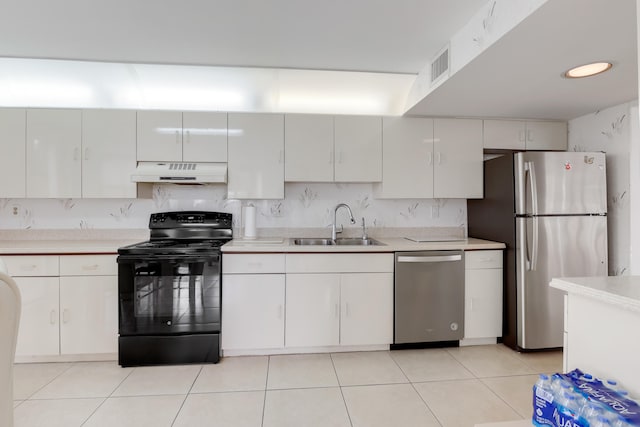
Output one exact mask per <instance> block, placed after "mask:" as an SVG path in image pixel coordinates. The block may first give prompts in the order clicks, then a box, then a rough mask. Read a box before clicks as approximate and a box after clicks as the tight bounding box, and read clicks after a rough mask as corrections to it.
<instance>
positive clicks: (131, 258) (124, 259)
mask: <svg viewBox="0 0 640 427" xmlns="http://www.w3.org/2000/svg"><path fill="white" fill-rule="evenodd" d="M117 261H118V263H127V264H128V263H132V262H144V261H149V262H157V261H169V262H177V263H178V262H186V263H194V262H203V261H205V262H206V261H217V262H219V261H220V254H219V253H215V254H207V255H204V254H200V255H195V254H194V255H171V254H158V255H151V254H146V255H141V254H136V255H118V258H117Z"/></svg>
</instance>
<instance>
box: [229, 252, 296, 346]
mask: <svg viewBox="0 0 640 427" xmlns="http://www.w3.org/2000/svg"><path fill="white" fill-rule="evenodd" d="M284 262H285V256H284V254H224V255H223V257H222V273H223V274H222V328H221V331H222V332H221V335H222V338H221V339H222V350H223V351H237V350H240V351H241V350H263V349H277V348H283V347H284V310H285V308H284V303H285V297H284V295H285V275H284V270H285V268H284Z"/></svg>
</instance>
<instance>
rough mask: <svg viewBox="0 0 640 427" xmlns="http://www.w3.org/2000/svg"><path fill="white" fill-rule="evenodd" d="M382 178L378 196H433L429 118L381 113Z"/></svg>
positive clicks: (410, 197)
mask: <svg viewBox="0 0 640 427" xmlns="http://www.w3.org/2000/svg"><path fill="white" fill-rule="evenodd" d="M382 153H383V154H382V158H383V162H382V177H383V178H382V182H381V183H380V184H376V185H375V186H374V194H375V197H378V198H398V199H401V198H409V199H412V198H427V199H429V198H432V197H433V120H432V119H423V118H408V117H407V118H405V117H385V118H384V119H383V121H382Z"/></svg>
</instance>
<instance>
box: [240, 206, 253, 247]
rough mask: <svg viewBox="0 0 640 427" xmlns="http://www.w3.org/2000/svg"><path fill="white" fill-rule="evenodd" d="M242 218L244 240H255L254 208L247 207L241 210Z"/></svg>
mask: <svg viewBox="0 0 640 427" xmlns="http://www.w3.org/2000/svg"><path fill="white" fill-rule="evenodd" d="M242 216H243V217H244V238H245V239H255V238H256V207H255V206H253V205H248V206H245V207H244V208H242Z"/></svg>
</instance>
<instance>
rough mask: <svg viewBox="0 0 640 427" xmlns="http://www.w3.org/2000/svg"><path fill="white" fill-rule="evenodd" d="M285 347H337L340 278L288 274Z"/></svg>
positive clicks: (336, 276)
mask: <svg viewBox="0 0 640 427" xmlns="http://www.w3.org/2000/svg"><path fill="white" fill-rule="evenodd" d="M286 307H287V322H286V328H285V330H286V332H285V344H286V346H287V347H325V346H332V345H338V344H340V275H339V274H288V275H287V304H286Z"/></svg>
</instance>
